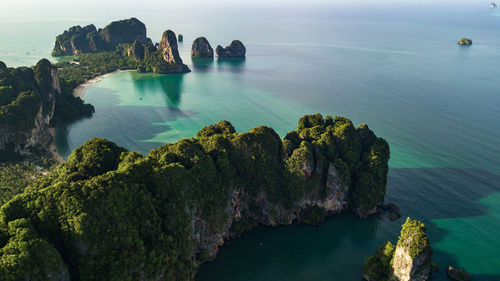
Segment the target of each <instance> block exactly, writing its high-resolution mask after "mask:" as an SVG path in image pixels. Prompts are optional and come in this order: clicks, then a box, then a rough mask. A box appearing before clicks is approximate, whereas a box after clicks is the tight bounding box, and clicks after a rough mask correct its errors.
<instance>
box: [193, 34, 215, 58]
mask: <svg viewBox="0 0 500 281" xmlns="http://www.w3.org/2000/svg"><path fill="white" fill-rule="evenodd" d="M191 57H193V58H213V57H214V49H212V46H210V43H208V40H207V39H206V38H205V37H198V38H196V40H194V41H193V46H192V47H191Z"/></svg>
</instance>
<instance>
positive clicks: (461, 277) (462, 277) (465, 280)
mask: <svg viewBox="0 0 500 281" xmlns="http://www.w3.org/2000/svg"><path fill="white" fill-rule="evenodd" d="M446 274H448V277H450V279H451V280H456V281H470V280H472V275H471V274H469V273H467V272H465V271H464V270H462V269H457V268H454V267H453V266H451V265H450V266H448V268H447V269H446Z"/></svg>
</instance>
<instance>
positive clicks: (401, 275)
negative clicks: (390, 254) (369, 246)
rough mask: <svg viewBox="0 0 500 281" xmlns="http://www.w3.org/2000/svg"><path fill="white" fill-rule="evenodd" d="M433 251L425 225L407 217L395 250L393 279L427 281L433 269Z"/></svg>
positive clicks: (396, 280) (392, 280)
mask: <svg viewBox="0 0 500 281" xmlns="http://www.w3.org/2000/svg"><path fill="white" fill-rule="evenodd" d="M432 256H433V252H432V249H431V246H430V243H429V239H428V238H427V234H426V233H425V225H424V224H423V223H422V222H420V221H417V220H412V219H410V218H407V219H406V222H405V224H404V225H403V228H402V230H401V235H400V236H399V240H398V243H397V244H396V249H395V251H394V258H393V265H392V271H393V273H392V277H391V278H390V280H391V281H425V280H429V278H430V275H431V271H432Z"/></svg>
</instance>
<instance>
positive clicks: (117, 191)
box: [0, 114, 389, 280]
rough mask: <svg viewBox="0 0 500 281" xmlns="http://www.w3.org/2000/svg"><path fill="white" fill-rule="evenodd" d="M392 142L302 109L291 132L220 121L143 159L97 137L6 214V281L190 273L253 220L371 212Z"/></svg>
mask: <svg viewBox="0 0 500 281" xmlns="http://www.w3.org/2000/svg"><path fill="white" fill-rule="evenodd" d="M388 160H389V147H388V145H387V143H386V142H385V141H384V140H383V139H382V138H378V137H376V136H375V134H374V133H373V132H372V131H371V130H370V129H369V128H368V126H366V125H361V126H360V127H358V128H357V129H356V128H355V127H354V126H353V124H352V123H351V121H349V120H348V119H346V118H342V117H335V118H332V117H330V116H327V117H326V118H325V119H324V118H323V117H322V116H321V115H319V114H316V115H309V116H304V117H303V118H301V119H300V120H299V124H298V127H297V129H296V130H295V131H292V132H290V133H288V134H287V136H286V137H285V138H284V139H280V137H279V136H278V135H277V134H276V132H275V131H274V130H273V129H271V128H269V127H265V126H261V127H257V128H254V129H252V130H250V131H249V132H247V133H236V132H235V129H234V128H233V126H232V125H231V124H230V123H229V122H227V121H223V122H220V123H219V124H216V125H212V126H208V127H205V128H203V129H202V130H200V131H199V132H198V134H197V135H196V137H195V138H190V139H184V140H181V141H179V142H177V143H174V144H167V145H164V146H162V147H160V148H158V149H155V150H152V151H150V152H149V154H148V156H142V155H140V154H139V153H136V152H128V151H127V150H125V149H124V148H121V147H118V146H117V145H116V144H114V143H112V142H110V141H107V140H104V139H91V140H89V141H88V142H86V143H85V144H84V145H83V146H81V147H79V148H77V149H76V150H75V151H73V153H72V154H71V156H70V157H69V159H68V161H67V162H66V163H64V164H61V165H60V166H59V167H58V168H57V169H55V171H54V172H53V173H52V174H50V175H49V176H47V177H45V178H43V179H42V180H39V181H38V182H36V183H34V184H32V185H30V186H29V187H28V188H26V190H25V191H24V192H23V193H22V194H20V195H18V196H16V197H14V198H13V199H12V200H11V201H9V202H8V203H6V204H4V205H3V206H2V208H1V209H0V249H1V250H0V275H1V276H5V277H6V280H193V278H194V276H195V274H196V271H197V269H198V267H199V265H200V264H202V263H203V262H205V261H207V260H210V259H212V258H214V257H215V255H216V253H217V251H218V249H219V247H220V246H221V245H222V244H223V243H224V240H225V239H228V238H230V237H232V236H234V235H236V234H238V233H241V232H243V231H246V230H249V229H251V228H253V227H254V226H256V225H270V226H276V225H287V224H291V223H294V222H304V223H314V224H316V223H319V222H321V221H322V220H323V219H324V218H325V217H326V216H327V215H329V214H334V213H339V212H343V211H347V210H352V211H354V212H356V213H357V214H359V215H360V216H362V217H365V216H367V215H369V214H371V213H373V212H374V211H375V210H376V207H377V205H379V204H380V203H381V202H382V200H383V198H384V194H385V186H386V181H387V172H388V165H387V162H388Z"/></svg>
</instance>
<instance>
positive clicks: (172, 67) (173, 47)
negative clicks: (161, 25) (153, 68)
mask: <svg viewBox="0 0 500 281" xmlns="http://www.w3.org/2000/svg"><path fill="white" fill-rule="evenodd" d="M158 51H160V52H161V55H162V57H163V59H164V61H165V62H166V63H167V65H168V67H166V68H165V69H164V70H162V71H160V73H183V72H189V71H190V70H189V67H188V66H187V65H185V64H184V63H183V62H182V59H181V57H180V55H179V48H178V45H177V37H176V36H175V33H174V32H173V31H171V30H167V31H165V32H164V33H163V36H162V38H161V41H160V44H159V45H158Z"/></svg>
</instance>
